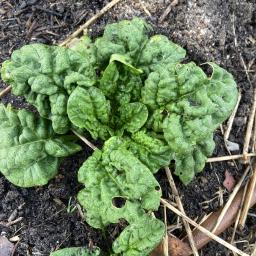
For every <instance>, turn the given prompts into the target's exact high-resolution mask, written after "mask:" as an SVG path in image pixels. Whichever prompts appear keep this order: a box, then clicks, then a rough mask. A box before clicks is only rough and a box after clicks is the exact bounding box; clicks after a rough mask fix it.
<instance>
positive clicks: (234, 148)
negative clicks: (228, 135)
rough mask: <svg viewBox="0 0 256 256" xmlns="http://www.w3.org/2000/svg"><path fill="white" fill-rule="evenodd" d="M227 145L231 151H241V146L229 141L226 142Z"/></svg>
mask: <svg viewBox="0 0 256 256" xmlns="http://www.w3.org/2000/svg"><path fill="white" fill-rule="evenodd" d="M226 145H227V148H228V150H229V151H239V149H240V146H239V144H237V143H235V142H232V141H229V140H226Z"/></svg>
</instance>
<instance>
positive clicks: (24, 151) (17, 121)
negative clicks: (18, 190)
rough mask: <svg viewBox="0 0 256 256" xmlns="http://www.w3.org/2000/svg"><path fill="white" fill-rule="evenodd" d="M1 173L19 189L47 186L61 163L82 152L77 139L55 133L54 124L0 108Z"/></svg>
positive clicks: (23, 111) (26, 114) (23, 113)
mask: <svg viewBox="0 0 256 256" xmlns="http://www.w3.org/2000/svg"><path fill="white" fill-rule="evenodd" d="M0 134H1V137H2V141H1V144H0V171H1V172H2V173H3V175H4V176H5V177H6V178H7V179H8V180H9V181H10V182H12V183H13V184H15V185H17V186H20V187H32V186H41V185H45V184H46V183H47V182H48V181H49V180H50V179H52V178H53V177H54V176H55V175H56V174H57V170H58V166H59V163H60V159H61V158H62V157H66V156H69V155H71V154H73V153H76V152H78V151H80V150H81V147H80V146H79V145H78V144H76V143H75V142H74V138H73V137H70V136H67V135H64V136H60V135H57V134H55V133H54V131H53V129H52V127H51V122H50V121H48V120H46V119H42V118H37V117H35V115H34V114H33V113H31V112H29V111H27V110H18V111H16V110H13V109H12V108H11V107H10V106H8V107H5V106H4V105H2V104H1V105H0Z"/></svg>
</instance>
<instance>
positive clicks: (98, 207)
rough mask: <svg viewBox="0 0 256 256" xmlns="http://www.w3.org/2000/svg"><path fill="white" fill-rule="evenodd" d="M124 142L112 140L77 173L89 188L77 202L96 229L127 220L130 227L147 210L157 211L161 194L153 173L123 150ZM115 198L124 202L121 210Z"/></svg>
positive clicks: (94, 154)
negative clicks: (114, 200)
mask: <svg viewBox="0 0 256 256" xmlns="http://www.w3.org/2000/svg"><path fill="white" fill-rule="evenodd" d="M121 145H122V140H121V139H119V138H118V137H112V138H110V139H109V140H108V141H107V142H105V144H104V148H103V151H99V150H97V151H95V152H94V153H93V155H92V156H91V157H89V158H88V160H87V161H86V162H85V163H84V164H83V166H82V167H81V168H80V170H79V173H78V179H79V181H80V182H82V183H84V184H85V185H86V188H85V189H83V190H82V191H81V192H80V193H79V195H78V199H79V201H80V203H81V204H82V206H83V207H84V208H85V209H86V211H87V213H86V220H87V222H88V223H89V224H90V225H92V226H93V227H95V228H103V227H104V226H106V225H108V224H110V223H117V222H118V221H119V220H120V219H126V220H127V221H128V222H129V223H130V222H134V221H135V220H137V219H138V218H140V217H141V216H143V215H144V214H145V213H144V210H156V209H157V208H158V206H159V200H160V196H161V191H160V190H159V188H160V187H159V184H158V182H157V181H156V180H155V178H154V176H153V175H152V173H151V172H150V170H149V169H148V168H147V167H146V166H145V165H143V164H142V163H141V162H140V161H139V160H138V159H137V158H136V157H135V156H134V155H133V154H132V153H131V152H130V151H128V150H126V149H124V148H122V147H120V146H121ZM114 198H123V199H124V201H125V205H124V206H123V207H121V208H118V207H116V206H115V205H114V204H113V201H112V200H113V199H114Z"/></svg>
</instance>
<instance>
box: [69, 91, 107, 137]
mask: <svg viewBox="0 0 256 256" xmlns="http://www.w3.org/2000/svg"><path fill="white" fill-rule="evenodd" d="M67 112H68V117H69V119H70V120H71V122H72V123H73V124H74V125H76V126H78V127H79V128H85V129H86V130H87V131H89V132H90V134H91V136H92V137H93V138H94V139H97V138H101V139H106V138H108V137H109V130H110V128H108V124H109V122H110V102H109V101H108V100H107V99H106V97H105V96H104V94H103V93H102V91H101V90H100V89H98V88H96V87H90V88H89V89H87V90H86V89H84V88H82V87H77V88H76V89H75V90H74V91H73V93H72V94H71V95H70V97H69V100H68V108H67Z"/></svg>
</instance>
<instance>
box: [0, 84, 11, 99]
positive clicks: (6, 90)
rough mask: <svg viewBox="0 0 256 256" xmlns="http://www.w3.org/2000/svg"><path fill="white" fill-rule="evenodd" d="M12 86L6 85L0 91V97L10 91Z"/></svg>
mask: <svg viewBox="0 0 256 256" xmlns="http://www.w3.org/2000/svg"><path fill="white" fill-rule="evenodd" d="M11 89H12V87H11V86H10V85H9V86H8V87H6V88H5V89H3V90H2V91H1V92H0V98H2V97H4V96H5V95H6V94H7V93H9V92H10V91H11Z"/></svg>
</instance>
